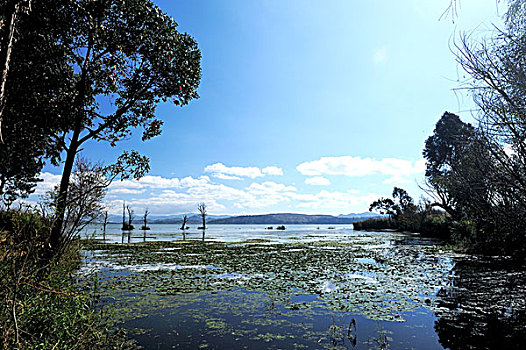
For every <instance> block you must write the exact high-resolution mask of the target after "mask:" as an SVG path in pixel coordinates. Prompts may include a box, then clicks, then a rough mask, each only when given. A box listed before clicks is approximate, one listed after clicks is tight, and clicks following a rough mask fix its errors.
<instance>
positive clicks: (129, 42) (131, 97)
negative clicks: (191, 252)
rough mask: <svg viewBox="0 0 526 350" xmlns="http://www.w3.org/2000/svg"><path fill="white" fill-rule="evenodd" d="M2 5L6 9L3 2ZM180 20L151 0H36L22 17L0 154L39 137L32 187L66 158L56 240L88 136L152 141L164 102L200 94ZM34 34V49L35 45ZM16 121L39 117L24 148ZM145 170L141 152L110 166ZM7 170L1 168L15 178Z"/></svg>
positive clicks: (192, 45) (111, 141) (179, 102)
mask: <svg viewBox="0 0 526 350" xmlns="http://www.w3.org/2000/svg"><path fill="white" fill-rule="evenodd" d="M1 9H2V10H5V11H4V12H5V13H6V14H8V12H9V11H8V10H9V9H8V8H7V7H5V9H4V8H1ZM177 26H178V25H177V23H176V22H175V21H174V20H173V18H171V17H169V16H168V15H166V14H165V13H163V12H162V11H161V10H160V9H159V8H158V7H157V6H156V5H154V4H153V2H152V1H150V0H126V1H124V0H95V1H93V0H57V1H53V2H49V1H44V0H35V1H33V2H32V11H31V12H30V13H29V14H28V15H26V16H23V17H22V18H21V19H20V22H19V25H18V27H17V33H16V35H17V43H16V45H15V47H14V48H13V57H12V64H11V65H12V71H11V72H10V75H9V77H8V80H7V86H8V88H9V95H8V96H7V99H6V108H9V114H6V116H5V125H6V128H5V129H4V130H5V135H6V137H5V138H6V143H5V146H2V147H3V149H1V152H4V154H6V155H9V156H14V154H16V153H17V150H22V149H31V148H30V147H31V146H30V145H31V142H33V141H38V142H40V143H39V144H37V145H36V146H35V152H36V151H37V150H38V151H39V153H35V154H34V155H31V156H29V157H28V159H27V162H28V163H30V162H31V161H33V162H35V160H36V163H35V164H34V166H33V167H32V168H31V170H30V171H29V169H30V168H29V167H28V168H27V169H28V175H27V176H25V178H24V179H27V180H28V182H29V183H30V182H31V179H32V178H31V176H30V175H31V174H33V178H34V174H35V171H38V170H40V168H41V166H42V161H43V159H51V160H52V161H53V162H55V163H57V162H58V161H59V160H61V161H63V172H62V180H61V183H60V186H59V189H58V194H57V198H56V221H55V226H54V229H53V231H54V233H53V234H52V237H51V242H50V244H51V245H52V246H56V245H58V243H59V241H60V237H59V235H60V231H61V228H62V226H63V221H64V214H65V208H66V201H67V193H68V190H69V183H70V177H71V173H72V168H73V164H74V162H75V157H76V155H77V153H78V152H79V151H80V150H81V148H82V147H84V144H85V143H86V142H87V141H90V140H92V141H96V142H105V143H107V144H108V145H109V146H111V147H113V146H116V143H117V142H118V141H121V140H123V139H126V138H128V137H130V136H131V135H132V134H133V133H134V132H135V131H136V130H137V129H142V140H143V141H146V140H148V139H151V138H152V137H154V136H156V135H159V134H160V133H161V127H162V124H163V122H162V120H160V119H157V118H156V114H155V112H156V107H157V105H158V104H159V103H160V102H170V103H173V104H174V105H176V106H184V105H186V104H188V103H189V102H190V101H191V100H192V99H196V98H198V97H199V95H198V93H197V87H198V85H199V82H200V78H201V68H200V59H201V53H200V50H199V48H198V45H197V43H196V41H195V40H194V39H193V38H192V37H191V36H190V35H188V34H186V33H180V32H178V31H177ZM42 28H47V29H46V30H43V29H42ZM42 33H45V34H42ZM33 37H35V38H36V39H35V40H36V42H37V43H39V45H38V46H36V47H35V46H31V40H33ZM24 42H25V43H27V44H26V45H22V43H24ZM32 56H37V57H36V58H35V59H34V60H32V59H31V58H30V57H32ZM34 63H37V64H40V68H41V70H36V69H35V66H34ZM42 72H43V74H42ZM46 72H48V73H49V74H47V73H46ZM11 73H12V74H11ZM38 74H41V75H42V76H41V77H36V78H37V79H36V80H35V84H29V81H30V80H31V79H32V78H33V77H32V76H33V75H38ZM19 75H20V76H21V77H19ZM24 79H25V80H24ZM24 89H26V90H28V91H23V90H24ZM16 102H22V104H21V105H20V104H18V103H16ZM42 107H45V108H42ZM15 120H16V122H17V123H25V124H32V123H33V124H32V125H34V130H35V132H34V134H28V135H27V139H24V140H21V141H20V145H19V146H17V143H15V142H14V141H11V140H13V139H15V138H16V137H17V134H16V133H15V128H14V127H9V126H8V124H10V123H11V124H16V123H15ZM43 124H45V127H44V126H43ZM16 130H18V129H16ZM39 139H41V141H40V140H39ZM19 140H20V139H19ZM17 147H18V148H17ZM148 169H149V166H148V159H147V158H146V157H141V156H139V155H138V153H136V152H135V151H132V152H125V153H123V154H122V155H121V157H119V161H118V162H117V163H116V164H115V165H114V166H113V168H112V170H113V171H114V174H117V173H119V171H120V175H122V176H124V177H131V176H133V177H140V176H142V175H143V174H144V173H145V172H146V171H148ZM8 170H9V169H7V170H2V174H3V173H6V174H7V175H8V177H9V178H10V179H12V175H10V173H8Z"/></svg>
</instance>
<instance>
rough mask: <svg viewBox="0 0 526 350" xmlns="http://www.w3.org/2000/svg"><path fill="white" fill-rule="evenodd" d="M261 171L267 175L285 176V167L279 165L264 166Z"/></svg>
mask: <svg viewBox="0 0 526 350" xmlns="http://www.w3.org/2000/svg"><path fill="white" fill-rule="evenodd" d="M261 171H262V172H263V174H266V175H276V176H283V169H281V168H278V167H277V166H268V167H266V168H263V169H262V170H261Z"/></svg>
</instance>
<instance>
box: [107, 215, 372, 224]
mask: <svg viewBox="0 0 526 350" xmlns="http://www.w3.org/2000/svg"><path fill="white" fill-rule="evenodd" d="M184 215H186V216H187V217H188V221H187V223H188V224H201V216H200V215H199V214H176V215H165V216H161V215H150V216H148V224H182V222H183V216H184ZM380 216H381V215H378V214H374V213H367V212H366V213H350V214H342V215H338V216H332V215H307V214H293V213H278V214H264V215H242V216H229V215H207V216H206V222H207V223H208V224H235V225H258V224H262V225H263V224H264V225H266V224H274V225H276V224H289V225H292V224H311V225H318V224H319V225H325V224H352V223H353V222H356V221H362V220H365V219H369V218H374V217H380ZM126 220H127V219H126ZM108 221H109V222H112V223H121V222H122V216H120V215H109V218H108ZM133 223H134V224H141V223H142V217H140V216H139V215H136V216H135V219H134V220H133Z"/></svg>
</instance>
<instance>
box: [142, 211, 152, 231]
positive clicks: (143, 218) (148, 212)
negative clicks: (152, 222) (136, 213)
mask: <svg viewBox="0 0 526 350" xmlns="http://www.w3.org/2000/svg"><path fill="white" fill-rule="evenodd" d="M148 214H150V211H149V210H148V208H146V210H145V211H144V215H143V217H142V221H143V225H142V227H141V230H149V229H150V228H149V227H148V222H147V221H148Z"/></svg>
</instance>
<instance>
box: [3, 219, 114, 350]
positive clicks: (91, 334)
mask: <svg viewBox="0 0 526 350" xmlns="http://www.w3.org/2000/svg"><path fill="white" fill-rule="evenodd" d="M50 227H51V223H50V222H49V221H48V220H47V219H45V218H42V217H40V216H39V214H38V213H36V212H34V211H32V210H7V211H0V285H1V286H2V288H1V289H0V339H2V340H1V343H0V346H1V347H2V348H4V349H16V348H23V349H32V348H39V349H47V348H49V349H51V348H53V349H86V348H90V349H93V348H104V346H103V344H104V343H105V341H106V339H105V338H104V336H103V335H104V333H103V331H102V330H101V328H100V324H101V322H100V319H101V317H100V314H98V313H95V311H94V309H92V307H91V306H92V302H93V299H92V298H91V297H90V296H89V291H88V292H86V291H84V292H83V291H80V290H79V288H77V286H76V285H75V283H74V280H73V278H72V273H73V272H75V271H76V269H77V268H78V266H79V263H80V248H79V245H78V242H77V244H72V245H71V247H70V249H69V250H68V251H67V252H66V253H65V254H63V256H62V257H61V258H60V260H58V261H56V262H54V263H53V264H52V265H46V263H44V262H43V261H46V260H45V259H41V258H42V257H43V256H45V255H46V250H47V249H48V248H49V246H48V239H49V232H50Z"/></svg>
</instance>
